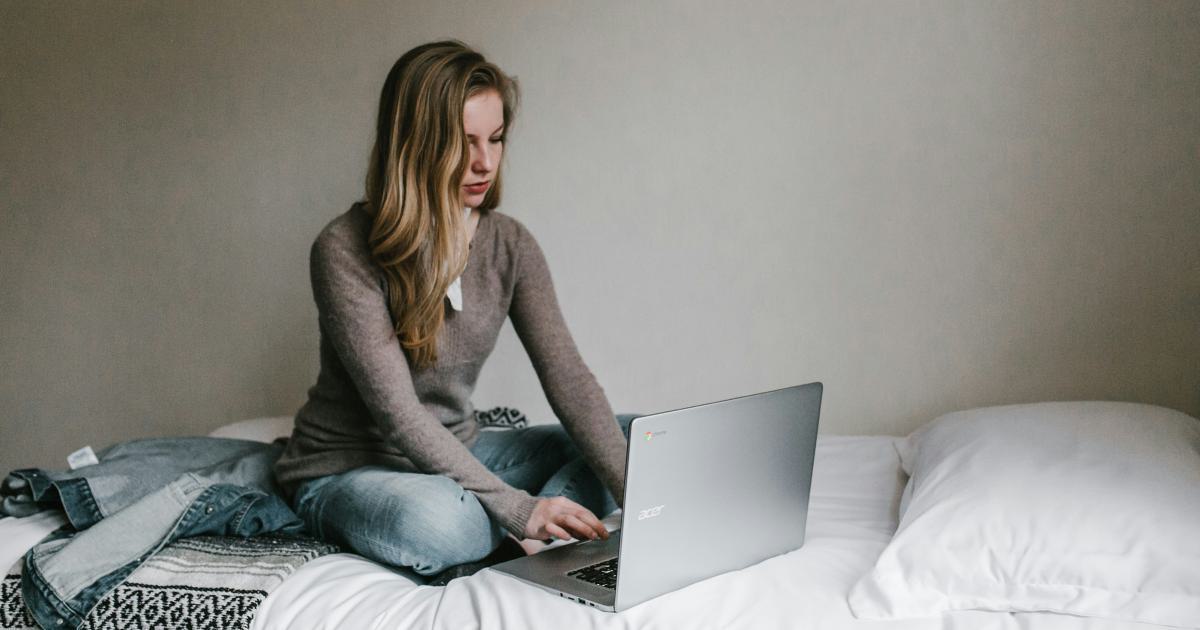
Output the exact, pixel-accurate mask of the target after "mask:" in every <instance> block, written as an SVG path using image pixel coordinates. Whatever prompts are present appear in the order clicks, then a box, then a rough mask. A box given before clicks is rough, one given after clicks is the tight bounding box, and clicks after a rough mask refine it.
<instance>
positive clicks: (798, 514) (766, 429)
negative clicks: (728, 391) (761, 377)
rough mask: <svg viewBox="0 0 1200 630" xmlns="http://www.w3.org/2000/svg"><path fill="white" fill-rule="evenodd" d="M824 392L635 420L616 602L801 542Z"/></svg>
mask: <svg viewBox="0 0 1200 630" xmlns="http://www.w3.org/2000/svg"><path fill="white" fill-rule="evenodd" d="M821 394H822V385H821V383H809V384H807V385H797V386H794V387H787V388H784V389H778V390H774V391H769V392H764V393H761V394H753V395H750V396H742V397H739V398H732V399H729V400H723V401H720V402H714V403H708V404H704V405H698V406H695V407H688V408H685V409H679V410H675V411H668V412H664V413H658V414H653V415H649V416H642V417H640V418H637V419H636V420H634V421H633V424H632V426H631V429H630V440H629V457H628V460H627V462H626V470H625V480H626V487H625V508H624V511H623V516H622V523H621V540H620V558H621V560H620V565H619V569H618V579H617V588H616V601H615V608H616V610H624V609H627V608H629V607H631V606H635V605H637V604H639V603H641V602H644V601H646V600H648V599H650V598H653V597H656V596H658V595H661V594H663V593H667V592H670V591H673V590H676V589H679V588H682V587H684V586H687V585H689V584H692V583H694V582H697V581H699V580H703V579H705V578H708V577H712V576H714V575H717V574H720V573H725V572H727V571H733V570H736V569H740V568H744V567H747V566H750V565H752V564H756V563H758V562H760V561H762V560H765V559H767V558H770V557H772V556H776V555H779V554H782V553H786V552H788V551H792V550H794V549H797V548H799V547H800V546H801V545H802V544H803V543H804V531H805V523H806V518H807V514H808V497H809V489H810V487H811V484H812V469H813V456H814V452H815V448H816V439H817V422H818V419H819V416H820V410H821Z"/></svg>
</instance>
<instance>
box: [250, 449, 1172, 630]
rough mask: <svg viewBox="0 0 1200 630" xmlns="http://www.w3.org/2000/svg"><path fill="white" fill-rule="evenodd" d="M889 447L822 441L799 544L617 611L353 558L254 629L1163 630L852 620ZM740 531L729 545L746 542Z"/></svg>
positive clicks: (895, 460) (1050, 621)
mask: <svg viewBox="0 0 1200 630" xmlns="http://www.w3.org/2000/svg"><path fill="white" fill-rule="evenodd" d="M897 439H898V438H892V437H845V436H822V437H821V438H820V439H819V440H818V443H817V454H816V465H815V468H814V472H813V487H812V498H811V502H810V505H809V516H808V531H807V540H806V542H805V544H804V546H803V547H802V548H800V549H798V550H796V551H793V552H791V553H788V554H784V555H782V556H777V557H775V558H771V559H769V560H766V561H764V562H761V563H759V564H757V565H754V566H751V567H748V568H746V569H742V570H739V571H735V572H732V573H727V574H724V575H720V576H717V577H713V578H710V579H708V580H705V581H703V582H700V583H697V584H694V585H692V586H690V587H687V588H685V589H682V590H679V591H676V592H673V593H669V594H667V595H663V596H661V597H659V598H656V599H653V600H651V601H649V602H646V603H644V604H642V605H639V606H636V607H634V608H631V609H629V610H627V611H624V612H620V613H605V612H601V611H598V610H595V609H592V608H588V607H586V606H582V605H579V604H577V603H573V602H569V601H567V600H565V599H562V598H560V597H558V596H556V595H553V594H550V593H547V592H545V591H542V590H541V589H537V588H534V587H530V586H528V585H525V584H522V583H520V582H517V581H516V580H514V579H513V578H510V577H508V576H506V575H502V574H500V573H497V572H495V571H491V570H487V569H485V570H483V571H481V572H479V573H477V574H475V575H473V576H471V577H468V578H462V579H458V580H455V581H453V582H451V583H450V584H449V585H447V586H445V587H431V586H424V585H422V584H420V583H419V578H417V577H416V576H414V575H413V574H411V573H407V572H404V571H396V570H391V569H388V568H385V567H382V566H380V565H378V564H375V563H373V562H370V561H367V560H365V559H363V558H361V557H358V556H354V555H349V554H335V555H331V556H326V557H323V558H320V559H317V560H314V561H312V562H310V563H308V564H307V565H305V566H303V567H301V568H300V569H299V570H298V571H296V572H295V573H294V574H292V575H291V576H290V577H289V578H288V579H287V580H285V581H284V583H283V584H281V585H280V586H279V587H278V588H277V589H276V590H275V591H274V592H272V593H271V595H270V596H268V597H267V599H266V600H264V601H263V603H262V605H261V607H260V609H259V612H258V615H257V616H256V618H255V623H254V626H253V627H254V628H255V629H257V630H268V629H283V628H291V629H308V628H312V629H315V628H456V629H457V628H546V629H554V630H557V629H560V628H572V629H576V630H583V629H587V628H596V629H601V628H603V629H615V628H664V629H674V628H681V627H686V628H746V629H755V630H758V629H762V628H805V629H808V630H816V629H835V630H840V629H847V630H849V629H855V630H865V629H871V630H880V629H884V630H934V629H939V630H1018V629H1023V630H1153V629H1157V630H1162V629H1163V628H1164V626H1155V625H1148V624H1139V623H1131V622H1122V621H1114V620H1106V619H1095V618H1085V617H1075V616H1071V615H1062V614H1054V613H1020V614H1008V613H994V612H974V611H968V612H956V613H950V614H947V615H945V616H942V617H936V618H927V619H913V620H905V621H891V622H880V621H865V620H863V621H860V620H857V619H855V618H854V617H853V616H852V615H851V613H850V610H849V608H848V606H847V604H846V595H847V593H848V592H849V590H850V587H851V586H852V585H853V584H854V583H855V582H856V581H857V580H858V579H859V578H860V577H861V576H862V575H864V574H865V573H866V572H867V571H868V570H869V568H870V567H871V566H872V564H873V563H874V562H875V560H876V558H877V557H878V556H879V554H880V553H881V552H882V551H883V548H884V547H885V546H886V545H887V542H888V540H889V539H890V538H891V535H892V532H893V531H894V530H895V529H896V525H897V508H898V505H899V497H900V494H901V491H902V489H903V485H904V482H905V480H906V479H905V476H904V473H903V472H902V470H901V469H900V461H899V457H898V455H897V452H896V450H895V443H896V441H897ZM752 529H753V523H752V522H747V523H746V531H742V532H730V533H729V535H730V536H739V535H752Z"/></svg>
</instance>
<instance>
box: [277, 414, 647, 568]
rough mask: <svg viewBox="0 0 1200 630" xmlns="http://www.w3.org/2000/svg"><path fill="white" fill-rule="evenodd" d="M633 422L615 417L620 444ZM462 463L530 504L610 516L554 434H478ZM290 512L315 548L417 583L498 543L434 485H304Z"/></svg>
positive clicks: (443, 483)
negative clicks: (410, 574)
mask: <svg viewBox="0 0 1200 630" xmlns="http://www.w3.org/2000/svg"><path fill="white" fill-rule="evenodd" d="M636 417H637V416H636V415H633V414H620V415H618V416H617V417H616V419H617V422H618V423H619V424H620V425H621V430H622V431H623V432H624V433H625V438H626V439H629V424H630V422H632V421H633V419H634V418H636ZM471 454H473V455H474V456H475V457H476V459H478V460H479V461H480V462H481V463H482V464H483V465H484V466H487V468H488V469H489V470H491V471H492V472H493V473H495V474H496V476H498V477H500V479H502V480H504V482H505V483H507V484H508V485H510V486H513V487H514V488H520V489H521V490H525V491H526V492H528V493H530V494H532V495H534V496H539V497H553V496H565V497H567V498H569V499H571V500H572V501H575V502H576V503H579V504H580V505H582V506H584V507H586V508H587V509H589V510H591V511H592V513H594V514H596V516H597V517H599V518H603V517H605V516H606V515H608V514H609V513H611V512H612V511H613V510H615V509H617V508H618V507H620V506H618V505H617V503H616V501H615V500H613V497H612V494H611V493H610V492H609V491H608V489H607V488H605V487H604V484H602V483H601V482H600V480H599V479H598V478H597V477H596V475H595V473H594V472H592V469H591V468H590V467H589V466H588V465H587V463H585V462H584V461H583V458H582V456H581V455H580V453H579V451H578V449H576V447H575V445H574V444H573V443H572V441H571V438H570V437H569V436H568V435H567V432H566V430H564V429H563V427H562V426H561V425H558V424H553V425H537V426H532V427H528V428H524V429H508V430H499V431H480V432H479V439H478V440H477V441H476V442H475V445H474V446H473V447H471ZM293 505H294V507H295V510H296V513H297V514H298V515H299V516H300V518H301V519H303V520H304V523H305V525H306V526H307V527H308V530H309V532H310V533H312V534H313V535H315V536H317V537H318V538H321V539H324V540H328V541H330V542H333V543H336V544H338V545H341V546H342V547H344V548H349V549H350V550H353V551H354V552H355V553H357V554H359V555H361V556H365V557H367V558H370V559H372V560H375V561H376V562H381V563H383V564H388V565H392V566H400V567H411V568H412V570H413V571H415V572H417V573H419V574H421V575H433V574H435V573H438V572H440V571H442V570H443V569H445V568H447V567H450V566H453V565H456V564H463V563H465V562H474V561H476V560H480V559H482V558H483V557H485V556H487V555H488V554H489V553H491V552H492V550H493V549H495V548H496V547H497V546H499V544H500V542H501V541H502V540H503V539H504V536H505V531H504V528H502V527H501V526H500V525H499V524H497V523H495V522H494V521H492V520H491V518H490V517H489V516H488V514H487V512H486V511H485V510H484V509H483V505H482V504H480V503H479V500H478V499H476V498H475V495H473V494H471V493H470V492H469V491H467V490H466V489H464V488H463V487H462V486H460V485H458V483H457V482H455V481H454V480H453V479H450V478H449V477H445V476H442V475H427V474H422V473H416V472H400V471H396V470H392V469H389V468H383V467H377V466H367V467H363V468H356V469H354V470H350V471H347V472H344V473H339V474H336V475H328V476H325V477H318V478H316V479H310V480H308V481H305V482H304V483H302V484H300V486H299V487H298V488H296V494H295V497H294V499H293Z"/></svg>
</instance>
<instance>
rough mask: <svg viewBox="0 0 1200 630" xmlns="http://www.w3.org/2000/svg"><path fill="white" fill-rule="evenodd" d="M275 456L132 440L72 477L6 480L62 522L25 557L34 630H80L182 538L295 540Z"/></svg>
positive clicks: (45, 474) (295, 522) (272, 450)
mask: <svg viewBox="0 0 1200 630" xmlns="http://www.w3.org/2000/svg"><path fill="white" fill-rule="evenodd" d="M281 450H282V448H281V447H280V446H277V445H270V444H261V443H257V442H248V441H244V440H232V439H223V438H201V437H192V438H165V439H150V440H135V441H131V442H124V443H121V444H118V445H116V446H114V447H112V448H110V449H108V450H106V451H103V452H101V453H100V454H99V459H100V463H98V464H94V465H91V466H87V467H83V468H80V469H78V470H74V471H65V472H54V471H45V470H39V469H23V470H17V471H13V472H12V473H10V475H9V477H8V479H6V480H5V484H4V486H5V487H6V488H10V489H19V490H21V491H27V492H28V493H29V494H28V495H27V498H28V499H30V500H32V501H33V503H34V504H35V505H37V507H38V508H40V509H61V510H63V511H64V512H65V513H66V514H67V515H68V520H69V522H70V524H69V525H66V526H63V527H62V528H59V529H58V530H56V531H55V532H54V533H53V534H51V535H50V536H48V537H47V538H46V539H44V540H43V541H41V542H40V543H38V544H37V545H35V546H34V547H33V548H32V549H30V550H29V552H28V553H26V554H25V559H24V565H23V574H22V580H21V594H22V596H23V597H24V600H25V603H26V606H27V607H28V609H29V613H30V615H31V616H32V617H33V618H34V620H35V621H37V623H38V624H39V625H41V626H42V627H47V628H50V627H53V628H70V629H74V628H78V627H79V626H80V625H81V624H82V623H83V622H84V620H85V619H87V616H88V614H89V612H90V611H91V610H92V608H93V607H95V605H96V604H97V603H98V602H99V601H100V599H101V598H102V597H103V596H104V595H105V594H106V593H108V592H109V591H111V590H112V589H114V588H116V587H117V586H119V585H120V584H122V583H123V582H124V581H125V579H126V578H128V577H129V575H130V574H131V573H133V571H134V570H136V569H137V568H138V567H139V566H141V565H142V563H144V562H145V561H146V560H147V559H149V558H150V557H151V556H153V554H154V553H155V552H157V551H158V550H160V549H162V548H163V547H164V546H166V545H167V544H169V543H171V542H173V541H175V540H178V539H180V538H184V537H188V536H197V535H202V534H212V535H224V536H241V537H249V536H256V535H260V534H266V533H280V534H285V535H296V534H300V533H302V532H303V531H304V528H303V524H302V523H301V521H300V519H299V518H298V517H297V516H296V515H295V513H293V512H292V510H291V508H289V507H288V505H287V504H286V503H285V502H284V501H283V499H282V498H281V497H279V496H278V494H277V487H276V486H275V484H274V481H273V479H272V475H271V467H272V466H273V464H274V462H275V460H276V459H277V458H278V457H279V454H280V452H281ZM21 482H24V483H21ZM24 504H25V505H28V504H29V502H28V501H26V502H25V503H24Z"/></svg>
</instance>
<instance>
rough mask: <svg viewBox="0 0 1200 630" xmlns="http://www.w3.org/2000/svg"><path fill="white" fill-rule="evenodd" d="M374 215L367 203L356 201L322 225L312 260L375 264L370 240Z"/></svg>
mask: <svg viewBox="0 0 1200 630" xmlns="http://www.w3.org/2000/svg"><path fill="white" fill-rule="evenodd" d="M370 231H371V217H370V215H368V213H367V211H366V209H365V208H364V207H363V204H362V203H361V202H360V203H356V204H354V205H353V206H351V207H350V209H349V210H347V211H345V212H343V213H342V214H339V215H337V216H336V217H334V218H333V219H331V220H330V221H329V222H328V223H326V224H325V227H323V228H321V231H320V232H318V233H317V237H316V238H315V239H313V244H312V250H311V252H310V260H311V261H312V262H313V263H314V264H315V263H317V262H321V263H322V264H327V265H328V264H336V265H338V266H344V265H352V266H358V267H366V268H369V267H372V264H371V262H370V259H371V256H370V248H369V247H368V245H367V239H368V237H369V235H370Z"/></svg>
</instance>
